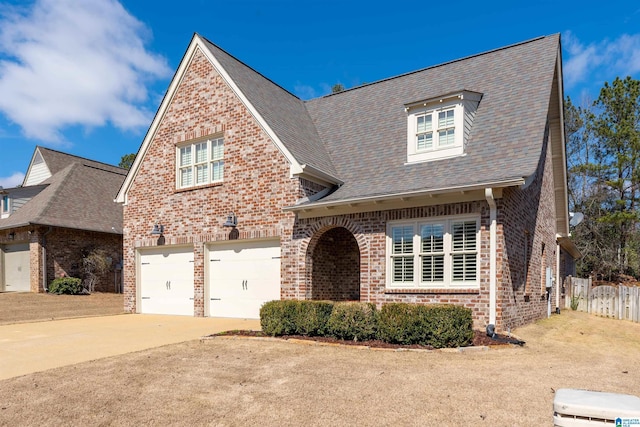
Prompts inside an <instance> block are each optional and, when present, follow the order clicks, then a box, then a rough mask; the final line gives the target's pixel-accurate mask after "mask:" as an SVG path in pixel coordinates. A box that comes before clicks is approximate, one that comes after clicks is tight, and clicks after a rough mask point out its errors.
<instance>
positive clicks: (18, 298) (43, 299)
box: [0, 292, 124, 420]
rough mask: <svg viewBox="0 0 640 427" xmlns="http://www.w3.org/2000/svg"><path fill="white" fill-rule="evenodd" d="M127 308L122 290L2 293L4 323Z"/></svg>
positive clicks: (0, 305) (0, 304) (0, 319)
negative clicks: (84, 293) (109, 291)
mask: <svg viewBox="0 0 640 427" xmlns="http://www.w3.org/2000/svg"><path fill="white" fill-rule="evenodd" d="M123 312H124V299H123V296H122V294H110V293H99V292H96V293H93V294H91V295H54V294H36V293H29V292H23V293H15V292H4V293H0V325H6V324H9V323H21V322H36V321H44V320H54V319H67V318H71V317H87V316H106V315H111V314H122V313H123ZM0 415H1V414H0ZM1 419H2V418H1V417H0V420H1Z"/></svg>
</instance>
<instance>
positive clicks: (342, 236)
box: [307, 227, 360, 301]
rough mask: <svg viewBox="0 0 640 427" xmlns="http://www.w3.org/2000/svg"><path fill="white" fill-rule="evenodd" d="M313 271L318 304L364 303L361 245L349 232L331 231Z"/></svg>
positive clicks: (319, 249) (319, 246)
mask: <svg viewBox="0 0 640 427" xmlns="http://www.w3.org/2000/svg"><path fill="white" fill-rule="evenodd" d="M307 268H308V269H310V270H311V283H313V287H312V292H311V298H312V299H314V300H332V301H358V300H359V299H360V251H359V249H358V242H356V239H355V238H354V237H353V235H352V234H351V233H350V232H349V231H348V230H347V229H345V228H342V227H336V228H332V229H330V230H327V231H326V232H324V233H323V234H322V236H321V237H320V238H319V239H318V241H317V243H316V246H315V248H314V250H313V259H312V264H311V265H307Z"/></svg>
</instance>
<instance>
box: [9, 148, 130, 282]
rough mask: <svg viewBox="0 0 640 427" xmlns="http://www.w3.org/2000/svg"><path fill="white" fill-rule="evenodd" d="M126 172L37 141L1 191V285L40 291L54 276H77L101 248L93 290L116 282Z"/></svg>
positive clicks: (119, 261) (120, 252) (120, 256)
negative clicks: (17, 176)
mask: <svg viewBox="0 0 640 427" xmlns="http://www.w3.org/2000/svg"><path fill="white" fill-rule="evenodd" d="M126 173H127V171H126V170H124V169H121V168H118V167H115V166H111V165H107V164H104V163H100V162H96V161H93V160H88V159H84V158H81V157H76V156H72V155H69V154H65V153H61V152H59V151H55V150H50V149H48V148H44V147H36V149H35V151H34V153H33V156H32V158H31V162H30V164H29V168H28V169H27V172H26V174H25V177H24V181H23V183H22V185H21V186H19V187H15V188H8V189H2V190H0V197H2V202H1V206H0V292H6V291H23V292H29V291H31V292H44V291H46V290H47V288H48V285H49V284H50V283H51V281H52V280H53V279H54V278H58V277H63V276H69V277H74V276H75V277H79V276H82V269H83V259H84V258H85V257H87V256H88V255H90V254H91V253H92V252H93V251H95V250H100V251H101V252H100V254H102V256H104V258H105V262H108V264H109V265H110V268H108V269H107V271H105V272H103V274H102V275H101V276H100V277H98V278H97V279H98V280H97V283H96V288H95V290H97V291H105V292H113V291H115V290H117V288H119V287H120V286H121V283H120V282H121V281H120V271H119V270H120V269H121V267H118V266H119V265H120V266H121V263H122V206H121V205H119V204H117V203H115V202H114V201H113V198H114V195H115V194H116V193H117V192H118V189H119V188H120V186H121V185H122V182H123V181H124V179H125V176H126Z"/></svg>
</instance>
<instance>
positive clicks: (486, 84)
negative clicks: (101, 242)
mask: <svg viewBox="0 0 640 427" xmlns="http://www.w3.org/2000/svg"><path fill="white" fill-rule="evenodd" d="M197 49H201V51H202V52H203V53H204V54H205V56H206V57H207V58H209V60H210V61H211V63H212V64H213V65H214V66H215V68H216V69H217V70H218V72H220V73H221V75H222V76H223V78H224V79H225V81H226V82H227V83H228V84H229V85H230V86H231V87H232V89H233V90H234V91H235V92H236V93H237V95H238V96H239V97H240V99H241V100H242V102H244V103H245V105H246V106H247V108H249V110H250V111H251V112H252V113H253V114H254V116H255V117H256V119H257V120H258V121H259V123H260V124H261V125H262V126H263V128H264V129H265V131H266V132H267V133H268V134H269V135H270V136H271V137H272V139H273V140H274V143H275V144H276V145H277V146H278V147H279V149H280V150H281V151H282V152H283V154H284V155H285V156H286V157H287V159H288V160H289V162H290V163H291V166H292V173H293V174H294V175H298V176H303V177H304V176H305V174H307V173H308V176H309V177H311V179H314V178H319V179H322V180H324V182H325V183H326V184H328V185H333V188H332V189H331V191H330V192H328V193H322V194H323V197H322V198H319V199H318V200H306V201H302V200H301V201H299V202H298V203H297V204H296V205H295V206H291V207H287V208H285V209H287V210H289V209H291V210H307V211H309V209H313V207H314V206H315V207H322V206H324V207H326V206H333V205H343V204H351V203H356V202H359V201H373V202H376V201H377V200H383V199H385V200H388V199H390V198H405V197H410V196H412V195H428V194H439V193H446V192H458V191H466V190H484V189H486V188H499V187H506V186H512V185H521V184H524V183H525V182H526V181H527V179H529V178H531V177H532V176H533V174H535V171H536V167H537V165H538V162H539V160H540V155H541V152H542V148H543V142H544V140H545V139H544V134H545V130H546V129H547V128H548V127H547V122H548V121H549V122H551V123H552V125H551V131H552V132H553V133H554V134H555V135H559V134H562V132H563V130H562V123H561V121H562V118H561V114H562V113H561V110H562V75H561V58H560V36H559V35H557V34H556V35H551V36H547V37H540V38H537V39H533V40H530V41H526V42H522V43H518V44H515V45H512V46H508V47H504V48H500V49H496V50H493V51H489V52H485V53H481V54H478V55H474V56H470V57H467V58H463V59H459V60H456V61H451V62H447V63H444V64H440V65H436V66H432V67H428V68H425V69H423V70H419V71H415V72H410V73H407V74H403V75H400V76H397V77H392V78H388V79H385V80H382V81H379V82H376V83H371V84H367V85H364V86H360V87H356V88H353V89H349V90H345V91H343V92H340V93H336V94H331V95H327V96H324V97H321V98H317V99H312V100H310V101H302V100H300V99H299V98H297V97H296V96H294V95H292V94H291V93H290V92H288V91H287V90H285V89H284V88H282V87H280V86H279V85H277V84H276V83H274V82H273V81H271V80H269V79H268V78H266V77H264V76H263V75H262V74H260V73H258V72H257V71H255V70H253V69H252V68H250V67H249V66H247V65H246V64H244V63H242V62H241V61H239V60H238V59H236V58H234V57H233V56H231V55H230V54H228V53H227V52H225V51H224V50H222V49H221V48H219V47H218V46H216V45H214V44H213V43H211V42H210V41H208V40H206V39H204V38H203V37H201V36H199V35H198V34H195V35H194V37H193V39H192V41H191V44H190V45H189V48H188V49H187V52H186V54H185V57H184V58H183V60H182V62H181V64H180V67H179V68H178V71H177V72H176V75H175V76H174V79H173V81H172V82H171V85H170V86H169V89H168V91H167V96H165V99H164V100H163V102H162V104H161V106H160V108H159V110H158V113H157V114H156V117H155V118H154V121H153V123H152V124H151V127H150V129H149V132H148V133H147V135H146V137H145V140H144V141H143V143H142V146H141V148H140V151H139V155H138V156H137V158H136V162H135V163H134V165H133V167H132V169H131V172H130V174H129V175H128V177H127V179H126V180H125V182H124V183H123V186H122V187H121V189H120V192H119V193H118V196H117V200H118V201H119V202H126V193H127V192H128V189H129V188H130V185H131V183H132V182H133V179H135V175H136V173H137V170H138V167H139V164H140V162H141V161H142V159H143V158H144V154H145V153H146V150H147V148H148V146H149V144H150V143H151V140H152V138H153V135H154V133H155V132H156V129H157V127H158V125H159V123H160V120H161V118H162V116H163V114H164V111H165V110H166V108H167V107H168V105H169V103H170V102H171V97H172V96H173V93H174V91H176V90H177V88H178V84H179V81H180V80H181V77H182V75H183V73H185V72H186V70H187V65H188V63H189V61H190V58H191V57H192V55H194V54H195V51H196V50H197ZM462 91H468V92H474V93H478V94H480V95H481V97H482V98H481V101H480V103H479V105H478V108H477V110H476V112H475V118H474V120H473V124H472V126H471V127H470V131H469V133H468V138H467V140H466V145H465V153H464V155H462V156H458V157H451V158H445V159H440V160H436V161H430V162H422V163H408V162H407V112H406V109H405V108H406V106H407V105H409V104H413V103H416V102H419V101H424V100H429V99H437V98H438V97H442V96H445V95H449V94H452V93H456V92H457V93H461V92H462ZM563 144H564V139H563V137H562V136H560V137H555V138H554V139H553V141H552V144H551V145H552V153H553V158H554V177H555V178H556V179H557V180H558V184H557V186H556V190H555V191H556V200H557V203H556V204H557V212H556V213H557V218H558V221H559V223H562V224H564V223H566V222H567V221H568V220H567V213H566V205H567V195H566V186H565V187H564V188H563V187H562V184H561V182H562V180H564V181H566V165H564V164H563V162H565V154H564V146H563ZM555 159H557V160H555ZM317 171H319V172H321V173H319V174H318V173H316V172H317ZM567 227H568V226H566V224H564V225H562V226H561V227H559V228H560V229H566V231H567V232H568V228H567Z"/></svg>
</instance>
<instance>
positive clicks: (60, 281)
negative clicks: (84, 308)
mask: <svg viewBox="0 0 640 427" xmlns="http://www.w3.org/2000/svg"><path fill="white" fill-rule="evenodd" d="M48 290H49V293H51V294H58V295H60V294H68V295H79V294H83V293H85V291H84V287H83V286H82V280H80V279H77V278H75V277H59V278H57V279H54V280H53V281H52V282H51V284H50V285H49V289H48Z"/></svg>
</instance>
